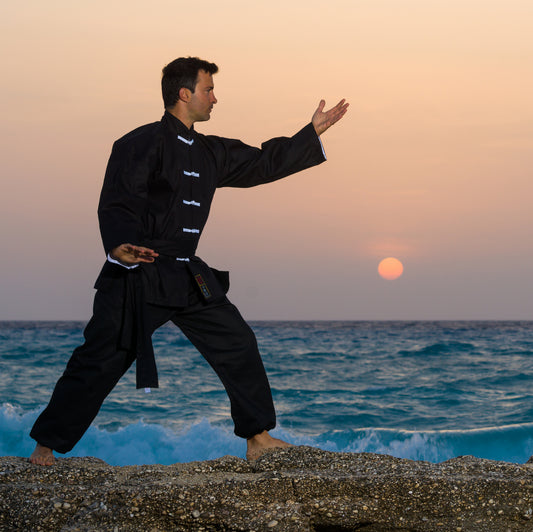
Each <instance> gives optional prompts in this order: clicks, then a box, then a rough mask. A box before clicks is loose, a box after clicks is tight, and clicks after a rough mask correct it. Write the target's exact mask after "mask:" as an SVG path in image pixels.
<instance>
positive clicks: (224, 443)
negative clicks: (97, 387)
mask: <svg viewBox="0 0 533 532" xmlns="http://www.w3.org/2000/svg"><path fill="white" fill-rule="evenodd" d="M38 413H39V411H38V410H33V411H30V412H23V411H22V410H21V409H19V408H15V407H13V406H12V405H10V404H4V405H3V406H2V407H0V433H1V435H2V438H1V441H0V455H2V456H6V455H15V456H28V455H29V454H30V453H31V451H32V449H33V446H34V444H35V442H34V441H33V440H31V438H30V437H29V435H28V434H29V431H30V429H31V426H32V424H33V422H34V420H35V418H36V417H37V415H38ZM273 434H274V435H275V436H277V437H280V438H283V439H286V440H287V441H290V442H291V443H294V444H296V445H310V446H315V447H319V448H321V449H324V450H330V451H337V452H353V453H358V452H373V453H379V454H389V455H392V456H396V457H398V458H408V459H412V460H427V461H430V462H441V461H444V460H447V459H449V458H452V457H455V456H460V455H465V454H470V455H474V456H477V457H480V458H489V459H493V460H504V461H509V462H517V463H524V462H526V461H527V460H528V458H529V457H530V456H531V455H533V423H532V424H526V425H515V426H508V427H494V428H487V429H477V430H471V431H434V432H431V431H429V432H408V431H397V430H391V429H364V430H353V431H336V432H329V433H325V434H320V435H314V436H310V435H302V434H298V433H295V432H294V431H291V430H287V429H284V428H279V429H276V430H275V431H273ZM245 451H246V445H245V442H244V440H242V439H240V438H237V437H235V436H234V435H233V434H232V433H231V432H230V431H229V430H228V429H227V428H223V427H219V426H216V425H213V424H212V423H210V422H209V421H207V420H205V419H203V420H201V421H200V422H198V423H194V424H192V425H189V426H187V427H183V428H182V429H180V430H172V429H170V428H167V427H163V426H162V425H159V424H148V423H144V422H142V421H139V422H137V423H133V424H130V425H127V426H125V427H122V428H120V429H118V430H116V431H109V430H106V429H101V428H99V427H98V426H95V425H93V426H91V427H90V429H89V430H88V431H87V433H86V434H85V436H84V437H83V438H82V440H81V441H80V442H79V443H78V445H77V446H76V447H75V449H74V451H73V452H71V453H68V454H67V455H65V456H96V457H98V458H101V459H102V460H104V461H105V462H107V463H109V464H111V465H141V464H155V463H158V464H167V465H168V464H172V463H177V462H191V461H196V460H210V459H214V458H218V457H221V456H224V455H233V456H239V457H241V458H243V457H244V455H245Z"/></svg>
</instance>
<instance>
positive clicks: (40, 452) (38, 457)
mask: <svg viewBox="0 0 533 532" xmlns="http://www.w3.org/2000/svg"><path fill="white" fill-rule="evenodd" d="M30 462H31V463H32V464H38V465H52V464H53V463H54V462H55V458H54V453H53V452H52V449H50V448H49V447H45V446H44V445H41V444H40V443H38V444H37V445H36V446H35V451H33V453H32V454H31V456H30Z"/></svg>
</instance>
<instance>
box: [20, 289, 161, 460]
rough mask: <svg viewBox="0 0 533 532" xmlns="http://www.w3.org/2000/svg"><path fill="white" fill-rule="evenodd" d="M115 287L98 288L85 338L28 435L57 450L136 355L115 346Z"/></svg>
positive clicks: (69, 444)
mask: <svg viewBox="0 0 533 532" xmlns="http://www.w3.org/2000/svg"><path fill="white" fill-rule="evenodd" d="M118 288H119V287H118V286H117V290H112V291H109V292H105V293H103V292H101V291H99V292H97V293H96V295H95V299H94V309H93V310H94V313H93V317H92V318H91V320H90V321H89V323H88V324H87V327H86V328H85V331H84V336H85V343H84V344H83V345H81V346H80V347H78V348H76V349H75V350H74V352H73V354H72V357H71V358H70V360H69V362H68V364H67V367H66V369H65V372H64V373H63V375H62V376H61V377H60V379H59V380H58V382H57V384H56V386H55V388H54V392H53V394H52V397H51V399H50V403H49V404H48V406H47V407H46V408H45V410H44V411H43V412H42V413H41V415H40V416H39V418H38V419H37V421H36V422H35V424H34V426H33V428H32V431H31V433H30V436H31V437H32V438H33V439H35V440H36V441H37V442H38V443H40V444H41V445H44V446H45V447H50V448H51V449H54V450H56V451H58V452H60V453H66V452H68V451H70V450H71V449H72V448H73V447H74V445H75V444H76V443H77V442H78V441H79V440H80V438H81V437H82V436H83V434H84V433H85V431H86V430H87V429H88V428H89V425H90V424H91V423H92V421H93V419H94V418H95V417H96V415H97V414H98V411H99V410H100V407H101V405H102V403H103V401H104V399H105V398H106V397H107V395H108V394H109V393H110V392H111V390H112V389H113V387H114V386H115V385H116V383H117V382H118V381H119V379H120V378H121V377H122V375H123V374H124V373H125V372H126V371H127V369H128V368H129V367H130V366H131V364H132V362H133V360H134V357H133V356H132V355H131V354H130V353H128V352H127V351H125V350H120V349H118V338H119V334H120V330H121V323H122V301H123V298H122V292H121V291H119V290H118ZM154 312H155V313H157V309H156V310H155V311H154ZM165 312H166V314H167V317H166V319H165V318H164V317H161V320H164V321H167V320H168V316H169V315H170V312H169V311H168V310H167V311H165ZM151 317H152V318H154V315H153V314H152V316H151ZM164 321H163V322H164ZM154 328H155V326H154Z"/></svg>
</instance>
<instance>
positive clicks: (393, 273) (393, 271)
mask: <svg viewBox="0 0 533 532" xmlns="http://www.w3.org/2000/svg"><path fill="white" fill-rule="evenodd" d="M378 273H379V275H381V277H383V279H387V280H388V281H393V280H394V279H398V277H400V276H401V275H402V273H403V264H402V263H401V262H400V261H399V260H398V259H395V258H394V257H387V258H386V259H383V260H382V261H381V262H380V263H379V265H378Z"/></svg>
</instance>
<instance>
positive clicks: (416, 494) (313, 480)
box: [0, 447, 533, 532]
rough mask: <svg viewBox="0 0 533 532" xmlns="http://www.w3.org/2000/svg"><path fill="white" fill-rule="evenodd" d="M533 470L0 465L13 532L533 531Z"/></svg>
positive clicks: (472, 465)
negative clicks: (239, 531) (199, 531)
mask: <svg viewBox="0 0 533 532" xmlns="http://www.w3.org/2000/svg"><path fill="white" fill-rule="evenodd" d="M532 517H533V464H532V463H528V464H524V465H521V464H511V463H506V462H494V461H491V460H481V459H477V458H473V457H469V456H465V457H460V458H454V459H452V460H448V461H446V462H442V463H440V464H432V463H429V462H416V461H411V460H402V459H398V458H393V457H391V456H384V455H376V454H367V453H363V454H350V453H332V452H327V451H321V450H318V449H313V448H309V447H293V448H290V449H285V450H278V451H275V452H270V453H268V454H266V455H263V456H262V457H261V458H259V459H258V460H256V461H254V462H250V463H249V462H246V461H245V460H242V459H240V458H235V457H231V456H225V457H223V458H219V459H217V460H212V461H206V462H192V463H187V464H175V465H170V466H161V465H146V466H128V467H113V466H109V465H107V464H106V463H105V462H103V461H101V460H98V459H95V458H64V459H59V460H57V462H56V464H55V465H54V466H51V467H40V466H34V465H31V464H29V463H28V461H27V460H26V459H24V458H18V457H1V458H0V530H2V531H4V530H5V531H15V530H21V531H25V532H26V531H37V530H42V531H59V530H61V531H74V530H80V531H89V530H90V531H95V530H100V531H117V532H118V531H128V532H130V531H143V532H146V531H152V532H155V531H182V530H183V531H185V530H186V531H194V530H205V531H215V530H216V531H223V530H228V531H229V530H232V531H237V530H241V531H242V530H247V531H251V530H256V531H261V530H265V531H267V530H272V531H297V530H309V531H316V532H330V531H348V530H364V531H367V532H370V531H373V532H375V531H391V530H395V531H399V530H409V531H436V530H437V531H439V530H442V531H453V532H456V531H475V532H479V531H495V532H496V531H497V532H505V531H507V530H512V531H514V530H533V519H532Z"/></svg>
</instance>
